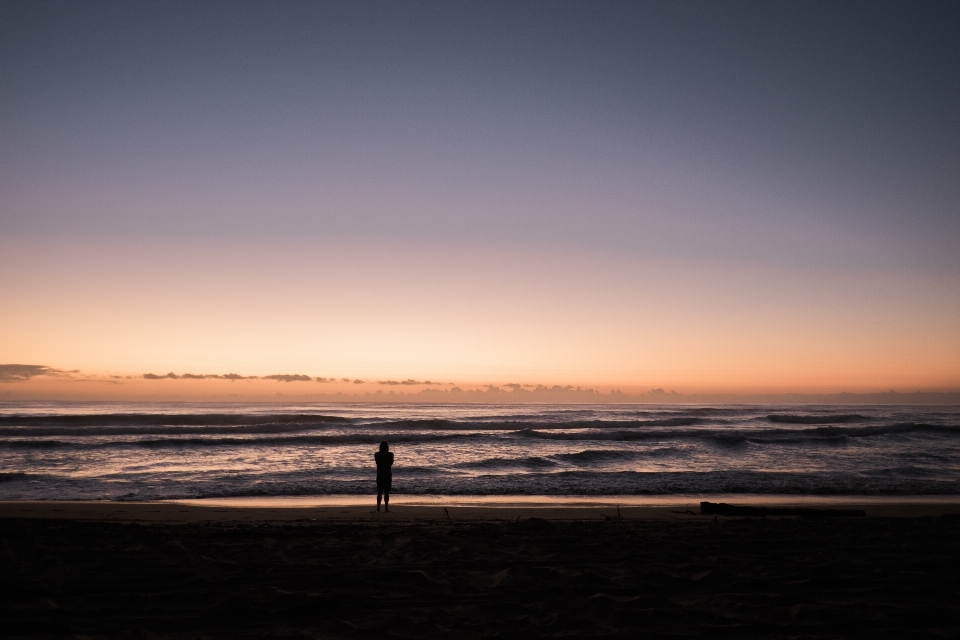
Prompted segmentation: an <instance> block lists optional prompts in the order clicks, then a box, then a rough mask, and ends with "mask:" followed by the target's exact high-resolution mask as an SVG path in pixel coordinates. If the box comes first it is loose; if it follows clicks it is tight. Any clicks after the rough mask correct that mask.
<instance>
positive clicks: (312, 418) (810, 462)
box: [0, 403, 960, 500]
mask: <svg viewBox="0 0 960 640" xmlns="http://www.w3.org/2000/svg"><path fill="white" fill-rule="evenodd" d="M382 440H386V441H388V442H389V443H390V448H391V450H392V451H394V452H395V454H396V464H395V467H394V482H393V486H394V493H395V494H404V495H551V496H603V495H650V496H656V495H677V494H684V495H685V494H691V495H704V494H713V493H715V494H733V493H744V494H767V495H771V494H778V495H877V496H882V495H958V494H960V407H889V406H857V407H836V406H817V407H813V406H769V405H768V406H717V407H701V406H676V405H673V406H666V405H664V406H655V405H519V406H518V405H410V404H398V405H385V404H352V405H350V404H344V405H332V404H297V405H293V404H287V405H284V404H262V405H251V404H223V403H209V404H202V403H191V404H170V403H166V404H119V403H101V404H88V403H0V499H2V500H22V499H61V500H62V499H87V500H90V499H106V500H158V499H174V498H205V497H230V496H313V495H331V494H336V495H343V494H368V493H372V492H375V490H376V470H375V466H374V462H373V454H374V452H375V451H376V449H377V445H378V444H379V443H380V441H382Z"/></svg>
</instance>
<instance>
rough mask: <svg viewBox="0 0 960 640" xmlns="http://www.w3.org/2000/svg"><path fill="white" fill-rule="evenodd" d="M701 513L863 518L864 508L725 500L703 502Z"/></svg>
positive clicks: (761, 516)
mask: <svg viewBox="0 0 960 640" xmlns="http://www.w3.org/2000/svg"><path fill="white" fill-rule="evenodd" d="M700 513H702V514H704V515H708V516H712V515H721V516H755V517H760V518H763V517H766V516H801V517H804V518H863V517H866V515H867V514H866V512H865V511H864V510H863V509H808V508H803V507H798V508H792V507H739V506H737V505H733V504H726V503H724V502H701V503H700Z"/></svg>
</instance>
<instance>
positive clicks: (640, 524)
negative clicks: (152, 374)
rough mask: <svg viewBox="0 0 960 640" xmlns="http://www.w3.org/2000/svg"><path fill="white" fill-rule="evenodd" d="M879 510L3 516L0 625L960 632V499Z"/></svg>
mask: <svg viewBox="0 0 960 640" xmlns="http://www.w3.org/2000/svg"><path fill="white" fill-rule="evenodd" d="M856 504H857V503H855V502H851V503H838V502H831V503H829V504H828V505H827V506H829V507H830V508H840V506H843V507H851V506H855V505H856ZM860 507H862V508H864V510H865V511H866V512H867V517H865V518H791V517H785V518H730V517H723V516H720V517H716V518H714V517H712V516H703V515H700V514H699V510H698V508H697V505H695V504H690V505H689V507H685V508H678V507H677V506H676V505H671V506H626V507H621V508H620V510H619V514H618V512H617V509H616V508H615V507H614V508H610V507H609V506H588V507H569V506H567V507H564V506H554V507H532V506H527V507H503V506H493V507H489V506H451V507H447V508H446V511H444V508H443V507H437V506H434V505H421V506H414V505H397V506H395V507H394V509H393V511H392V512H391V513H390V514H386V513H381V514H373V513H371V511H372V509H371V508H370V507H369V506H367V505H352V506H351V505H334V506H322V507H301V508H291V507H250V506H248V507H225V506H222V505H212V506H200V505H196V504H182V503H172V502H166V503H107V502H99V503H97V502H87V503H84V502H74V503H70V502H32V503H31V502H6V503H2V504H0V541H2V545H3V549H2V553H0V575H2V578H0V580H2V585H0V589H2V593H3V594H4V595H3V598H2V599H0V602H2V604H0V621H2V627H3V629H4V635H6V636H8V637H22V638H28V637H29V638H36V637H144V638H146V637H150V638H154V637H169V638H195V637H223V638H226V637H315V638H339V637H344V638H367V637H430V638H434V637H435V638H460V637H504V638H520V637H598V636H602V637H628V636H629V637H636V636H638V635H641V636H644V637H664V638H665V637H676V636H678V635H700V636H706V637H713V636H718V635H725V636H732V637H747V638H759V637H764V638H769V637H816V638H839V637H877V636H881V637H900V638H902V637H956V636H957V634H958V633H960V605H958V603H960V580H958V578H957V576H958V575H960V515H958V514H960V504H958V503H952V504H951V503H947V502H939V503H932V502H927V503H921V502H914V503H896V502H883V503H867V504H860Z"/></svg>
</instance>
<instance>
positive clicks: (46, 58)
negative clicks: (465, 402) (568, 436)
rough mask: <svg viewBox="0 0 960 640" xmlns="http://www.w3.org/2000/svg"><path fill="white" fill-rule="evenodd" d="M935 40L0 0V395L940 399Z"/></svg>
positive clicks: (457, 15) (954, 194)
mask: <svg viewBox="0 0 960 640" xmlns="http://www.w3.org/2000/svg"><path fill="white" fill-rule="evenodd" d="M957 33H960V5H957V4H956V3H954V2H912V3H885V2H863V3H852V2H802V3H800V2H666V1H664V2H624V3H620V2H450V3H436V2H343V3H338V2H323V3H315V2H271V3H262V2H249V3H246V2H214V1H209V2H174V1H164V2H130V1H127V2H116V3H114V2H84V1H78V2H40V1H31V2H11V1H4V2H2V3H0V299H2V301H3V302H2V304H0V365H2V364H20V365H31V366H34V367H41V368H38V369H32V370H30V371H33V372H34V373H33V374H29V375H27V374H24V375H21V374H12V373H11V374H10V375H7V376H6V377H5V378H4V376H3V375H0V378H2V380H0V382H3V383H4V384H3V385H2V386H5V387H6V388H8V389H9V388H13V387H15V386H17V385H21V386H22V385H28V384H40V383H41V382H42V383H44V384H47V385H48V386H49V385H54V384H55V385H60V386H61V387H63V385H66V387H69V388H73V389H80V388H81V387H82V388H85V389H87V388H94V387H92V386H90V385H80V384H78V383H79V382H80V381H81V380H87V381H89V380H94V379H96V380H101V381H104V380H108V379H109V380H114V381H115V383H116V384H129V385H132V386H131V387H130V388H133V386H136V387H137V388H138V389H142V388H146V387H145V385H147V386H149V385H174V384H178V385H181V387H182V388H187V386H189V385H194V386H193V387H191V388H195V389H196V390H198V391H197V393H202V392H203V391H202V390H203V389H205V388H208V387H204V386H203V385H205V384H214V383H215V382H216V380H219V382H216V384H219V385H221V386H223V385H230V384H233V385H234V388H239V386H238V385H239V384H240V383H239V382H236V383H234V382H233V381H223V380H221V379H208V380H201V381H198V380H194V379H187V380H184V379H173V378H165V379H163V380H154V379H152V378H144V377H143V376H144V375H145V374H153V375H165V374H167V373H174V374H176V375H178V376H180V375H183V374H185V373H189V374H191V375H201V374H202V375H224V374H227V373H234V374H236V375H238V376H243V377H254V376H256V377H257V378H258V379H259V378H262V377H264V376H272V375H306V376H311V377H312V378H323V379H324V380H326V379H327V378H333V379H335V380H336V381H337V382H336V385H339V386H338V387H337V388H343V389H352V388H355V387H357V386H359V384H358V383H355V382H354V381H355V380H361V381H363V383H364V384H366V385H371V386H368V387H365V388H368V389H370V388H375V387H376V386H377V385H379V382H378V381H388V380H393V381H400V380H413V381H421V382H422V381H430V382H434V383H442V384H444V385H453V384H459V385H470V384H475V385H484V384H507V383H517V384H528V385H536V384H544V385H578V386H579V385H583V386H589V387H593V388H597V389H607V390H609V389H615V388H616V389H623V390H646V389H650V388H655V387H664V388H670V389H676V390H678V391H681V392H689V393H704V392H729V393H737V392H744V393H746V392H750V393H754V392H762V391H769V392H788V391H795V392H836V391H843V390H847V391H864V392H868V391H877V390H887V389H895V390H902V391H911V390H960V180H957V176H958V175H960V119H958V118H957V114H958V113H960V40H958V39H957V38H956V34H957ZM42 367H46V369H43V368H42ZM8 371H14V370H13V369H8ZM16 371H21V372H22V371H27V370H16ZM0 373H2V372H0ZM111 376H115V377H114V378H110V377H111ZM126 381H130V382H129V383H128V382H126ZM347 381H349V382H347ZM134 383H135V384H134ZM251 384H252V383H251ZM257 384H258V385H260V386H259V387H257V388H258V389H260V390H261V391H262V390H264V389H267V388H268V387H266V386H263V385H265V384H267V383H264V382H262V381H260V382H258V383H257ZM269 384H272V385H274V386H276V387H278V388H280V387H283V388H286V387H285V385H286V386H289V385H290V384H291V383H286V382H283V381H281V380H271V382H270V383H269ZM70 385H73V386H72V387H71V386H70ZM184 385H187V386H184ZM380 386H383V387H384V388H387V387H386V386H384V385H380ZM38 388H39V387H38ZM43 388H47V387H43ZM50 388H52V387H50ZM97 388H99V387H97ZM155 388H159V387H155ZM270 388H272V387H270ZM330 388H334V387H332V386H331V387H330ZM77 393H80V392H79V391H78V392H77Z"/></svg>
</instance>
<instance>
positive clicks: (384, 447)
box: [380, 440, 390, 451]
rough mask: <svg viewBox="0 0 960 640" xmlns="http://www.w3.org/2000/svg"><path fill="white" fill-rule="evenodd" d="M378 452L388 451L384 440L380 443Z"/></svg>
mask: <svg viewBox="0 0 960 640" xmlns="http://www.w3.org/2000/svg"><path fill="white" fill-rule="evenodd" d="M380 451H390V445H388V444H387V441H386V440H384V441H383V442H381V443H380Z"/></svg>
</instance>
